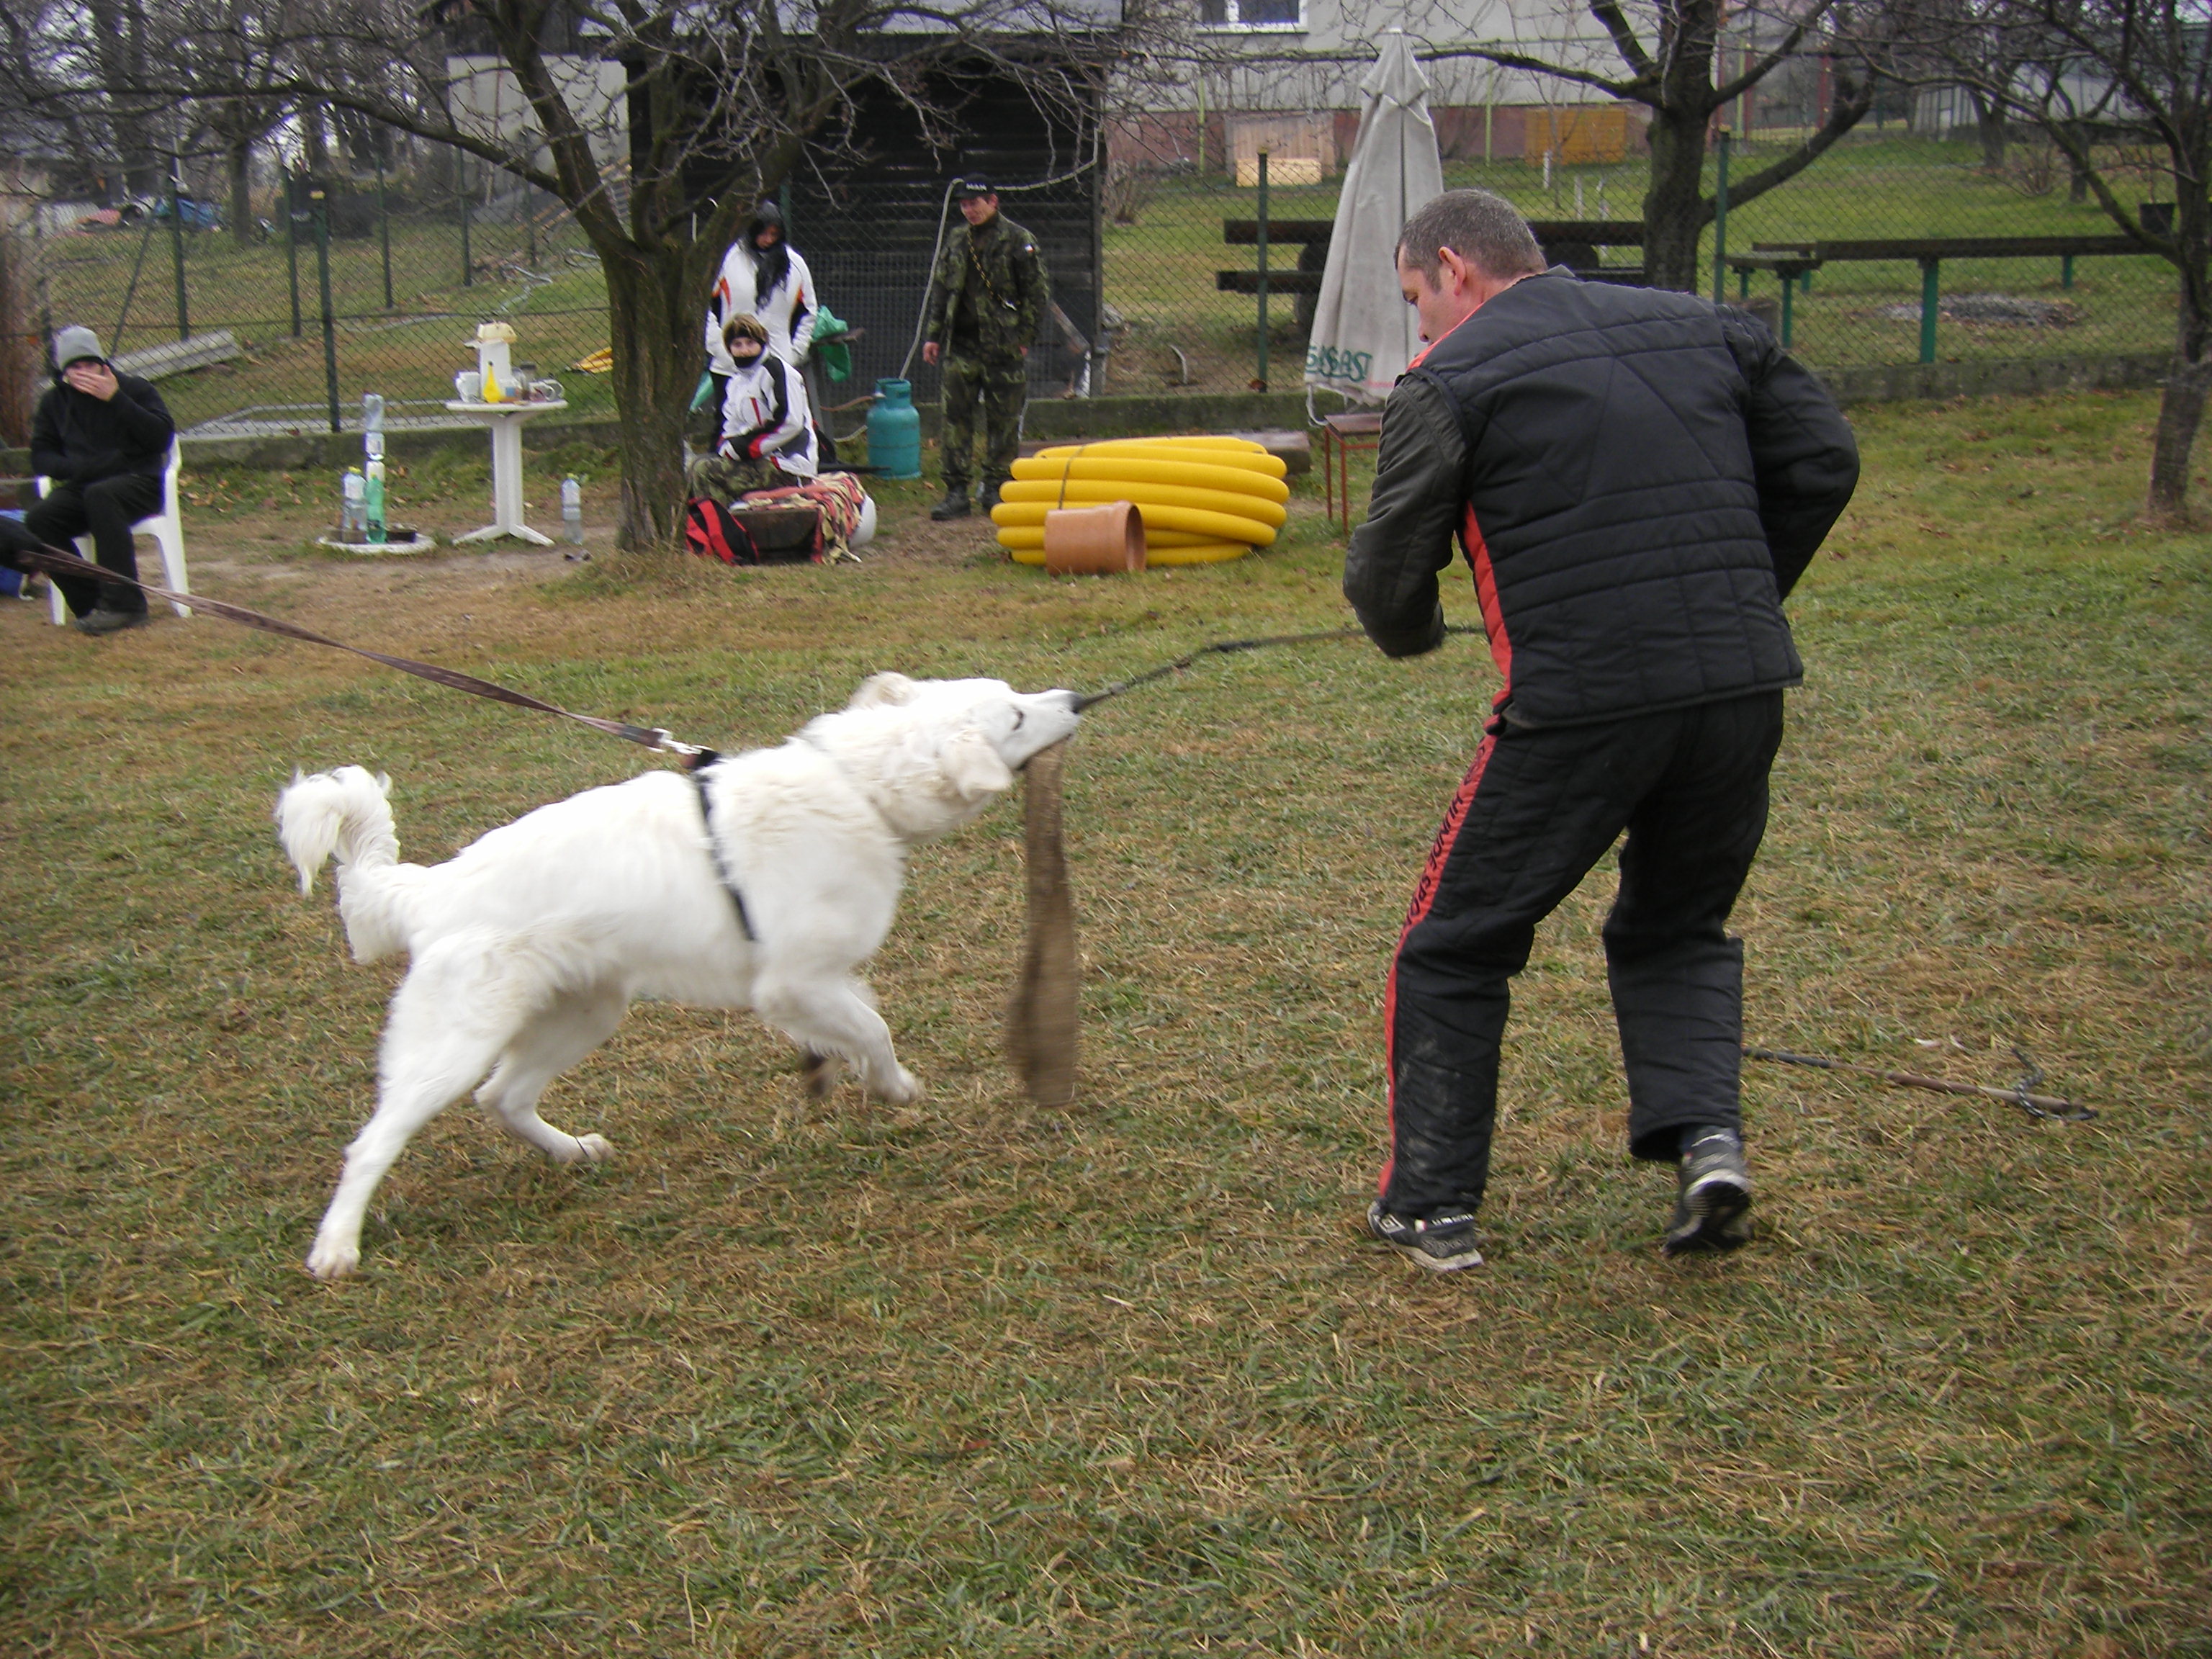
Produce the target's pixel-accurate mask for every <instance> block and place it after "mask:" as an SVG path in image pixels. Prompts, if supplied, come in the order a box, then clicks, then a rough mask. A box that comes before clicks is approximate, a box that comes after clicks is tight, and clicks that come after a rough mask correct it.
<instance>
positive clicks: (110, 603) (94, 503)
mask: <svg viewBox="0 0 2212 1659" xmlns="http://www.w3.org/2000/svg"><path fill="white" fill-rule="evenodd" d="M161 490H162V483H161V479H159V478H155V477H148V476H147V475H146V474H144V473H143V472H120V473H118V474H116V475H115V476H114V477H112V478H102V479H101V480H100V482H99V483H89V484H79V483H58V484H56V485H55V486H54V487H53V489H52V490H50V491H49V492H48V493H47V494H46V496H45V497H44V499H42V500H40V501H38V502H36V503H35V504H34V505H33V507H31V509H30V511H28V512H27V513H24V514H23V524H22V528H21V531H20V532H10V533H9V545H11V546H23V547H27V546H29V545H30V544H31V543H32V542H33V541H34V540H35V541H40V542H44V543H45V544H46V545H47V546H49V547H56V548H59V549H60V550H62V551H63V552H64V553H74V552H76V547H75V546H74V545H73V544H74V543H75V541H76V538H78V537H79V536H82V535H83V534H84V533H85V532H88V531H89V532H91V533H92V546H93V558H94V562H95V563H97V564H100V565H101V566H104V567H105V568H107V569H109V570H112V571H113V572H115V574H117V575H118V576H129V577H131V578H133V579H136V578H137V574H138V555H137V550H136V548H135V547H134V546H133V545H132V544H131V526H132V525H134V524H136V523H137V522H138V520H141V519H143V518H145V517H146V516H147V515H148V514H149V513H154V512H155V511H157V510H158V509H159V508H160V507H161ZM53 580H54V586H57V587H58V588H59V589H61V591H62V598H63V599H66V600H67V601H68V602H69V608H70V610H71V611H74V612H76V614H77V615H78V616H80V617H82V616H86V615H88V614H89V613H90V612H91V611H92V610H93V608H94V606H95V605H105V606H106V607H107V609H109V610H110V611H144V610H145V608H146V596H145V595H144V594H143V593H141V592H139V591H138V590H137V588H135V587H125V586H123V585H122V584H121V583H119V582H103V581H100V580H94V579H91V578H87V577H80V576H57V577H55V578H54V579H53Z"/></svg>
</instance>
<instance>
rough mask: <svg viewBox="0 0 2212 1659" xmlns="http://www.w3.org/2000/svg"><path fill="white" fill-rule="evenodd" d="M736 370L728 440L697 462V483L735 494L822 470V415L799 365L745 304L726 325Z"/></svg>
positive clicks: (696, 489) (728, 387)
mask: <svg viewBox="0 0 2212 1659" xmlns="http://www.w3.org/2000/svg"><path fill="white" fill-rule="evenodd" d="M722 343H723V349H724V351H725V352H726V355H727V356H728V358H729V362H730V374H729V377H728V379H727V380H726V382H725V384H724V387H723V392H722V426H721V438H720V442H719V443H717V444H716V446H715V448H714V453H713V454H712V455H704V456H702V457H700V459H698V460H696V461H695V462H694V463H692V466H691V477H690V490H691V494H692V495H710V496H713V497H714V498H715V499H716V500H718V501H725V502H727V501H735V500H736V499H737V498H738V496H739V495H744V493H745V492H746V491H747V490H751V489H775V488H776V487H778V486H779V485H783V484H789V483H805V481H806V480H807V479H809V478H811V477H813V476H814V475H815V472H816V471H817V466H818V461H817V455H816V452H815V447H814V420H813V415H812V412H811V410H809V408H808V407H807V402H806V386H805V382H804V381H803V380H800V378H799V371H798V370H797V369H795V368H793V367H792V366H791V365H790V364H789V363H787V362H784V361H783V359H781V357H779V356H776V355H775V353H774V352H773V351H771V350H769V349H768V327H767V325H765V324H764V323H763V322H762V321H761V319H759V318H757V317H754V316H751V315H749V314H748V313H744V312H739V313H738V314H737V315H736V316H734V317H732V318H731V319H730V320H729V323H728V325H726V327H725V328H724V329H723V331H722Z"/></svg>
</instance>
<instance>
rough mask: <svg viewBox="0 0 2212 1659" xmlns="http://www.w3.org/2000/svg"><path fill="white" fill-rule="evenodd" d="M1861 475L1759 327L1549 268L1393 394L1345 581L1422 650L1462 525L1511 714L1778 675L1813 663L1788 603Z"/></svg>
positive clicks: (1650, 700) (1588, 707)
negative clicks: (1804, 654) (1805, 659)
mask: <svg viewBox="0 0 2212 1659" xmlns="http://www.w3.org/2000/svg"><path fill="white" fill-rule="evenodd" d="M1857 481H1858V450H1857V445H1856V444H1855V443H1854V442H1853V441H1852V438H1851V430H1850V426H1849V425H1848V424H1847V423H1846V422H1845V421H1844V417H1843V414H1842V412H1841V411H1840V410H1838V408H1837V407H1836V404H1835V401H1834V399H1832V398H1830V397H1829V395H1828V393H1827V392H1826V389H1825V388H1824V387H1823V386H1821V385H1820V382H1819V381H1818V380H1815V379H1814V377H1813V376H1812V375H1811V374H1808V372H1807V371H1806V370H1805V369H1804V368H1802V366H1800V365H1799V364H1798V363H1797V362H1796V361H1795V360H1793V359H1792V358H1790V356H1788V355H1787V354H1785V353H1784V351H1783V350H1782V349H1781V347H1780V346H1779V345H1778V344H1777V343H1776V342H1775V339H1774V337H1773V335H1772V334H1771V333H1770V332H1769V331H1767V329H1766V328H1765V325H1762V324H1760V323H1759V322H1758V321H1757V320H1756V319H1753V318H1752V317H1750V316H1748V315H1747V314H1746V313H1741V312H1737V311H1732V310H1729V309H1727V308H1724V307H1717V306H1714V305H1711V304H1709V303H1707V302H1706V301H1703V300H1699V299H1697V298H1695V297H1693V296H1692V295H1685V294H1674V293H1669V292H1666V291H1663V290H1660V289H1630V288H1614V287H1610V286H1607V285H1605V284H1602V283H1583V282H1581V281H1579V280H1577V278H1575V277H1574V276H1571V275H1570V274H1568V273H1567V272H1566V271H1565V270H1551V271H1547V272H1546V273H1544V274H1543V275H1541V276H1531V277H1527V278H1524V279H1523V280H1522V281H1521V282H1519V283H1516V284H1515V285H1514V286H1513V287H1511V288H1510V289H1506V290H1505V291H1504V292H1503V293H1501V294H1499V295H1497V296H1495V297H1494V298H1492V300H1491V301H1489V302H1488V303H1487V304H1486V305H1485V306H1483V307H1482V308H1481V309H1480V310H1479V311H1477V312H1476V313H1474V315H1473V316H1471V317H1469V318H1468V319H1467V320H1466V321H1464V322H1462V324H1460V325H1459V326H1458V327H1457V328H1455V329H1454V330H1453V331H1451V332H1450V333H1449V334H1447V335H1446V336H1444V337H1443V339H1441V340H1439V341H1437V343H1435V344H1433V345H1432V346H1431V347H1430V348H1429V349H1428V350H1427V351H1425V352H1424V353H1423V354H1422V355H1421V356H1419V357H1418V358H1416V359H1415V360H1414V365H1413V368H1410V369H1408V370H1407V373H1406V374H1405V375H1404V377H1403V378H1401V380H1399V382H1398V384H1397V386H1396V387H1395V389H1394V390H1393V391H1392V392H1391V394H1390V400H1389V404H1388V405H1387V406H1386V408H1385V410H1384V415H1383V445H1382V451H1381V453H1380V454H1379V455H1378V457H1377V458H1376V479H1375V493H1374V499H1373V504H1372V506H1371V507H1370V510H1369V513H1368V516H1367V520H1366V522H1365V523H1364V524H1363V525H1361V526H1360V527H1359V529H1358V531H1357V532H1354V534H1353V536H1352V550H1351V553H1350V555H1349V556H1348V557H1347V558H1346V561H1345V569H1344V591H1345V596H1346V598H1347V599H1350V600H1351V601H1352V606H1353V608H1354V609H1355V610H1356V611H1358V615H1359V619H1360V622H1361V623H1362V624H1363V625H1364V627H1365V628H1366V629H1367V632H1368V634H1369V635H1370V637H1372V638H1373V639H1374V641H1375V642H1376V644H1377V645H1379V646H1381V647H1383V650H1385V651H1386V652H1389V653H1390V654H1391V655H1393V656H1411V655H1413V654H1415V653H1419V652H1423V651H1428V650H1431V649H1433V648H1434V647H1436V646H1437V644H1439V643H1440V642H1441V641H1442V640H1443V610H1442V608H1441V606H1440V605H1439V604H1438V602H1437V573H1438V572H1439V571H1441V570H1443V568H1445V567H1446V566H1447V565H1449V563H1450V562H1451V561H1452V540H1453V537H1454V535H1455V534H1457V535H1458V537H1459V538H1460V539H1461V541H1462V545H1463V546H1464V547H1465V549H1466V550H1467V555H1468V562H1469V563H1470V564H1471V565H1472V566H1473V567H1474V580H1475V589H1476V592H1477V595H1478V597H1479V599H1480V603H1481V607H1482V617H1483V622H1484V624H1485V627H1486V629H1487V630H1488V632H1489V635H1490V645H1491V652H1492V655H1493V656H1494V657H1495V658H1496V659H1497V660H1498V668H1499V671H1500V672H1501V673H1502V674H1503V675H1504V679H1505V689H1504V692H1503V693H1502V694H1501V696H1500V697H1499V699H1498V710H1499V712H1500V713H1501V714H1504V717H1505V718H1506V719H1507V720H1509V721H1510V722H1511V723H1512V724H1514V725H1517V726H1570V725H1579V724H1585V723H1589V722H1591V721H1596V720H1616V719H1620V718H1621V717H1623V716H1626V715H1631V714H1644V713H1649V712H1651V711H1654V710H1658V709H1664V708H1687V707H1690V706H1692V705H1694V704H1697V703H1703V702H1719V701H1721V700H1723V699H1724V698H1729V697H1737V696H1747V695H1748V694H1750V693H1753V692H1757V691H1768V690H1778V689H1779V688H1781V687H1784V686H1788V685H1795V684H1796V683H1797V682H1798V680H1799V679H1800V678H1802V675H1803V668H1802V665H1801V664H1800V663H1799V661H1798V659H1797V653H1796V649H1795V648H1794V647H1793V646H1792V645H1791V643H1790V628H1789V624H1788V623H1785V622H1784V620H1783V618H1782V597H1783V595H1784V594H1786V593H1787V592H1789V591H1790V588H1791V586H1794V585H1795V583H1796V580H1797V578H1798V576H1799V575H1800V574H1802V573H1803V571H1804V568H1805V567H1806V565H1807V564H1808V562H1811V560H1812V557H1813V555H1814V552H1815V551H1816V550H1818V549H1819V547H1820V541H1821V538H1823V537H1825V536H1826V534H1827V533H1828V530H1829V527H1830V526H1832V525H1833V524H1834V523H1835V521H1836V519H1837V517H1838V515H1839V514H1840V513H1842V512H1843V510H1844V506H1845V505H1846V504H1847V503H1848V502H1849V501H1850V497H1851V489H1852V487H1853V486H1854V485H1855V484H1856V483H1857Z"/></svg>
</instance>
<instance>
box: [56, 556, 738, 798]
mask: <svg viewBox="0 0 2212 1659" xmlns="http://www.w3.org/2000/svg"><path fill="white" fill-rule="evenodd" d="M15 557H16V560H17V562H19V563H21V564H23V565H26V566H28V567H29V568H33V569H36V570H40V571H43V572H45V573H46V574H47V575H49V576H57V575H58V576H79V577H84V578H86V579H88V580H95V581H103V582H112V583H115V584H117V585H118V586H125V587H135V588H137V590H138V591H139V592H142V593H143V594H145V595H146V596H147V597H148V598H149V599H166V600H167V601H168V602H170V603H171V604H173V605H188V606H190V607H191V609H192V610H194V611H206V612H207V613H208V614H209V615H210V616H215V617H222V618H223V619H224V620H225V621H226V622H234V623H240V624H241V625H242V626H244V627H246V628H255V629H260V630H261V632H263V633H264V634H276V635H282V636H283V637H284V638H286V639H288V640H304V641H307V643H308V644H309V645H325V646H328V647H330V648H331V650H333V651H344V652H348V653H351V654H352V655H354V656H356V657H366V658H368V660H369V661H371V662H380V663H382V664H383V665H385V666H386V668H396V669H398V671H400V672H401V673H403V674H412V675H414V676H415V677H416V678H417V679H425V680H428V681H430V682H431V683H432V684H436V685H444V686H450V687H451V688H452V689H453V690H456V691H466V692H468V693H469V694H470V695H471V696H478V697H489V698H490V699H491V700H492V701H493V702H505V703H512V704H513V705H514V707H516V708H534V709H536V710H537V711H538V713H539V714H558V715H559V716H560V717H561V718H562V720H574V721H575V722H576V723H577V724H578V725H580V726H590V727H591V728H592V730H593V731H594V732H605V733H606V734H607V735H608V736H609V737H611V738H622V739H623V741H624V742H625V743H635V744H643V745H644V746H645V747H646V748H647V749H653V750H659V751H661V752H662V753H665V754H671V755H678V756H681V757H684V760H685V762H686V763H689V764H693V765H696V764H697V763H698V761H699V757H701V756H703V755H709V754H712V753H713V751H712V750H709V749H707V748H706V747H704V746H703V745H702V744H693V743H678V741H677V740H676V739H675V738H672V737H671V736H670V735H669V734H668V733H667V732H665V731H663V730H661V729H660V728H659V726H632V725H630V724H629V722H628V721H625V720H601V719H600V718H599V716H598V715H596V714H577V713H575V712H574V710H572V709H568V708H562V707H561V706H560V705H559V704H558V703H551V702H546V701H545V700H544V698H543V697H533V696H531V695H530V694H529V693H528V692H527V691H517V690H513V688H511V687H508V686H504V685H500V684H495V682H493V681H490V680H485V679H478V678H477V677H476V676H475V675H474V674H464V673H462V672H461V671H459V670H458V669H453V668H441V667H439V666H438V665H436V664H435V663H428V662H416V660H415V659H413V658H412V657H395V656H392V655H391V654H390V653H387V652H383V651H370V650H368V649H366V648H364V647H361V646H358V645H348V644H347V643H346V642H345V641H343V640H334V639H331V637H330V636H329V635H325V634H318V633H316V632H315V631H314V630H313V629H307V628H302V627H301V626H300V625H299V623H289V622H285V621H283V619H282V618H280V617H269V616H264V615H263V614H262V613H261V612H260V611H249V610H247V609H246V607H245V606H244V605H232V604H231V603H230V602H229V601H228V600H227V599H209V598H208V597H207V596H206V595H205V594H204V593H173V592H170V591H169V590H168V589H167V588H166V587H156V586H154V585H153V584H152V583H151V582H142V581H138V580H135V579H133V578H131V577H129V576H120V575H118V574H116V573H115V572H114V571H112V570H109V569H107V568H106V567H104V566H101V565H97V564H94V563H93V562H92V561H91V560H89V559H82V558H79V557H78V556H76V554H74V553H65V552H64V551H63V550H61V549H59V548H58V547H52V546H49V545H48V544H46V543H44V542H41V543H40V544H39V545H38V548H37V550H35V551H32V552H24V553H19V554H17V555H16V556H15Z"/></svg>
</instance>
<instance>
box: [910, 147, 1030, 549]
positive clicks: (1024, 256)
mask: <svg viewBox="0 0 2212 1659" xmlns="http://www.w3.org/2000/svg"><path fill="white" fill-rule="evenodd" d="M953 193H954V195H955V196H957V197H958V198H959V202H960V216H961V217H962V218H963V219H965V220H967V222H968V229H967V233H966V234H964V235H963V234H961V233H959V232H957V231H956V232H954V233H953V234H952V235H951V237H949V238H947V239H946V241H945V252H943V253H942V254H941V255H940V256H939V258H938V261H937V269H936V270H933V271H932V272H931V273H930V278H929V307H928V311H927V315H926V316H925V318H924V319H923V325H922V338H923V344H922V348H921V360H922V362H926V363H934V362H939V359H940V358H941V359H942V360H943V363H944V368H945V431H944V435H943V439H942V441H941V442H940V444H939V457H940V459H942V461H943V463H944V470H945V499H944V500H943V501H939V503H938V504H937V505H936V506H935V507H932V508H930V510H929V516H930V517H931V518H933V519H936V520H945V519H964V518H966V517H967V516H968V478H969V460H970V459H971V456H972V453H973V451H974V449H975V406H976V404H977V403H978V402H980V403H981V404H982V406H983V489H982V491H981V494H980V495H978V496H977V498H976V500H977V501H978V503H979V504H980V505H981V507H982V508H983V510H984V511H985V512H988V511H989V510H990V509H991V508H993V507H996V506H997V505H998V504H999V486H1000V484H1002V483H1005V482H1006V479H1007V477H1009V476H1010V475H1011V474H1012V471H1013V465H1014V454H1015V451H1016V449H1017V448H1018V447H1019V445H1020V443H1021V434H1022V405H1023V404H1025V403H1026V402H1027V401H1028V400H1029V362H1028V359H1029V355H1030V342H1031V341H1032V340H1034V339H1036V332H1037V325H1038V324H1039V323H1040V322H1042V320H1043V319H1044V314H1045V311H1046V308H1047V307H1048V306H1049V305H1050V303H1051V297H1050V287H1049V283H1048V280H1047V278H1046V276H1045V273H1044V260H1043V258H1042V256H1040V255H1039V253H1038V252H1037V241H1036V237H1035V236H1033V235H1031V234H1030V233H1029V232H1028V231H1026V230H1024V229H1023V228H1021V227H1020V226H1019V225H1018V224H1016V223H1014V222H1012V220H1011V219H1004V218H1001V217H1000V215H999V197H998V194H997V192H996V191H993V190H992V188H991V187H990V186H989V185H987V184H983V183H981V182H979V181H978V180H975V179H963V180H962V182H961V184H960V186H959V188H958V189H957V190H956V191H954V192H953Z"/></svg>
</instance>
